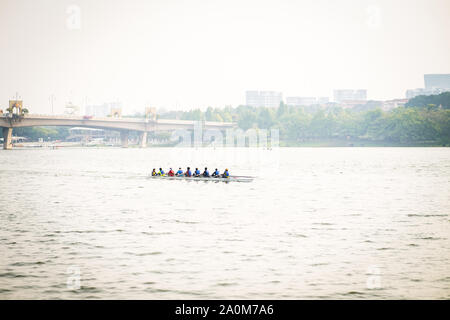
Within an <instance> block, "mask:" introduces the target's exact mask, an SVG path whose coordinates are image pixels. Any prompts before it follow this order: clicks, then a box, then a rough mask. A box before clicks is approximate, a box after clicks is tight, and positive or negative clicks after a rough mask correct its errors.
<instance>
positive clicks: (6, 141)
mask: <svg viewBox="0 0 450 320" xmlns="http://www.w3.org/2000/svg"><path fill="white" fill-rule="evenodd" d="M12 130H13V129H12V128H5V127H4V128H3V149H5V150H9V149H12V143H11V141H12Z"/></svg>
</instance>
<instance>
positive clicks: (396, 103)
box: [382, 99, 409, 110]
mask: <svg viewBox="0 0 450 320" xmlns="http://www.w3.org/2000/svg"><path fill="white" fill-rule="evenodd" d="M408 100H409V99H393V100H386V101H383V106H382V109H383V110H391V109H394V108H398V107H403V106H405V104H406V103H407V102H408Z"/></svg>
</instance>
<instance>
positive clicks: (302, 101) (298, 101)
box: [286, 97, 317, 106]
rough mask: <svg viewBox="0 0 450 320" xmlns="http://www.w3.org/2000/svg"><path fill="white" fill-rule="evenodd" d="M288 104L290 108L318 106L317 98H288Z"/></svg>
mask: <svg viewBox="0 0 450 320" xmlns="http://www.w3.org/2000/svg"><path fill="white" fill-rule="evenodd" d="M286 104H287V105H289V106H310V105H313V104H317V99H316V98H315V97H286Z"/></svg>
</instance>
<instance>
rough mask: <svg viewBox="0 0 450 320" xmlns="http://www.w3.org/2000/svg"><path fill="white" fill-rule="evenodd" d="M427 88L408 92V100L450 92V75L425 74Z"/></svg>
mask: <svg viewBox="0 0 450 320" xmlns="http://www.w3.org/2000/svg"><path fill="white" fill-rule="evenodd" d="M423 80H424V83H425V88H417V89H410V90H406V98H407V99H412V98H414V97H417V96H430V95H434V94H441V93H443V92H450V74H424V75H423Z"/></svg>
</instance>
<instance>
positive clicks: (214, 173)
mask: <svg viewBox="0 0 450 320" xmlns="http://www.w3.org/2000/svg"><path fill="white" fill-rule="evenodd" d="M212 177H214V178H219V177H220V172H219V170H217V168H216V170H214V172H213V174H212Z"/></svg>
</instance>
